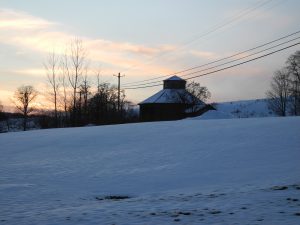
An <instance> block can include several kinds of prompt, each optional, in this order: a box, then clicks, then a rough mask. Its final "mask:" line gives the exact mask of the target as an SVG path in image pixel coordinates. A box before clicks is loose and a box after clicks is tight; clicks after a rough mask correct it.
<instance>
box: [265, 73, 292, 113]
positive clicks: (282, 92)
mask: <svg viewBox="0 0 300 225" xmlns="http://www.w3.org/2000/svg"><path fill="white" fill-rule="evenodd" d="M290 91H291V83H290V79H289V73H288V71H287V70H285V69H282V70H278V71H276V72H275V74H274V76H273V78H272V82H271V89H270V90H269V91H268V92H267V97H268V106H269V108H270V109H271V110H272V111H273V112H275V113H276V114H277V115H279V116H286V113H287V107H288V101H289V95H290Z"/></svg>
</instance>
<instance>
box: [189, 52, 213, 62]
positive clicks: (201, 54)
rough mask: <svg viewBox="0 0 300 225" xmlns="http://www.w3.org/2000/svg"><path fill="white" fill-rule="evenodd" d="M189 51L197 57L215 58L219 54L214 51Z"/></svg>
mask: <svg viewBox="0 0 300 225" xmlns="http://www.w3.org/2000/svg"><path fill="white" fill-rule="evenodd" d="M189 53H190V54H192V55H194V56H196V57H199V58H204V59H209V60H214V59H217V58H218V55H217V54H216V53H214V52H208V51H196V50H191V51H189Z"/></svg>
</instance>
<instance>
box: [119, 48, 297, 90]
mask: <svg viewBox="0 0 300 225" xmlns="http://www.w3.org/2000/svg"><path fill="white" fill-rule="evenodd" d="M299 44H300V42H298V43H295V44H292V45H289V46H287V47H284V48H281V49H278V50H275V51H273V52H270V53H267V54H264V55H261V56H258V57H255V58H253V59H249V60H246V61H244V62H240V63H237V64H234V65H231V66H227V67H224V68H221V69H218V70H214V71H211V72H208V73H204V74H200V75H196V76H193V77H189V78H186V80H190V79H194V78H197V77H202V76H207V75H210V74H213V73H217V72H220V71H223V70H227V69H230V68H233V67H237V66H240V65H243V64H246V63H249V62H252V61H255V60H258V59H261V58H264V57H267V56H270V55H273V54H275V53H277V52H280V51H283V50H286V49H288V48H291V47H294V46H296V45H299ZM159 85H161V84H157V85H152V86H144V87H136V88H125V90H126V89H141V88H148V87H155V86H159Z"/></svg>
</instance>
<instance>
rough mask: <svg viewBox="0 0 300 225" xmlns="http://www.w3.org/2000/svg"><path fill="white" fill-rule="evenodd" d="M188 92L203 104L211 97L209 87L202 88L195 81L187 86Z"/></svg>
mask: <svg viewBox="0 0 300 225" xmlns="http://www.w3.org/2000/svg"><path fill="white" fill-rule="evenodd" d="M186 90H187V91H188V92H189V93H191V94H192V95H194V96H195V97H196V98H198V99H199V100H201V101H203V102H206V101H207V100H208V99H210V97H211V93H210V91H209V90H208V89H207V87H205V86H201V85H200V83H197V82H194V81H192V82H191V83H188V84H187V86H186Z"/></svg>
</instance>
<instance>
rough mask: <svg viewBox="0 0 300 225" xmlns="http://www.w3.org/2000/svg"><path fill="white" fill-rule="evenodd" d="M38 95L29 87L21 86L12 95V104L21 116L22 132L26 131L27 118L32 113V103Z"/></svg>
mask: <svg viewBox="0 0 300 225" xmlns="http://www.w3.org/2000/svg"><path fill="white" fill-rule="evenodd" d="M37 95H38V93H37V91H36V90H35V89H34V88H33V87H32V86H30V85H27V86H21V87H19V88H18V89H17V91H16V92H15V94H14V97H13V102H14V104H15V106H16V108H17V109H18V110H19V111H20V112H21V113H22V115H23V118H24V119H23V129H24V131H25V130H26V129H27V118H28V115H29V114H30V113H31V112H33V111H34V108H33V107H32V103H33V101H34V100H35V99H36V97H37Z"/></svg>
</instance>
